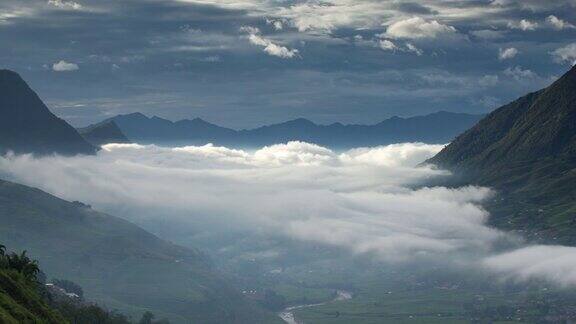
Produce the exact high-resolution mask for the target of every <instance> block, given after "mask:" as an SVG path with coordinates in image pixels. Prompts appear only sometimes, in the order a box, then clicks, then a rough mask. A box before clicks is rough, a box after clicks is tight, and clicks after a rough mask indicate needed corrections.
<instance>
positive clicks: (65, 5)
mask: <svg viewBox="0 0 576 324" xmlns="http://www.w3.org/2000/svg"><path fill="white" fill-rule="evenodd" d="M48 4H50V5H53V6H55V7H58V8H62V9H73V10H80V9H82V8H83V6H82V5H81V4H79V3H77V2H74V1H64V0H48Z"/></svg>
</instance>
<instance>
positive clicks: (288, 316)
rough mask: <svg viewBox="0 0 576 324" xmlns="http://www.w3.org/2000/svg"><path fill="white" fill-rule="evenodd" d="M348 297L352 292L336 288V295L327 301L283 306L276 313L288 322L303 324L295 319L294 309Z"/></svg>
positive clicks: (290, 323)
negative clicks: (283, 307) (281, 309)
mask: <svg viewBox="0 0 576 324" xmlns="http://www.w3.org/2000/svg"><path fill="white" fill-rule="evenodd" d="M349 299H352V293H351V292H349V291H346V290H337V291H336V297H335V298H334V299H333V300H331V301H329V302H325V303H318V304H306V305H297V306H291V307H288V308H285V309H284V310H283V311H281V312H280V313H278V316H280V318H281V319H282V320H283V321H284V322H286V323H288V324H304V322H303V321H298V320H296V318H295V317H294V310H297V309H302V308H308V307H314V306H321V305H325V304H327V303H331V302H335V301H341V300H349Z"/></svg>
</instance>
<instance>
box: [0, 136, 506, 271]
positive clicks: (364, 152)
mask: <svg viewBox="0 0 576 324" xmlns="http://www.w3.org/2000/svg"><path fill="white" fill-rule="evenodd" d="M442 147H443V146H441V145H425V144H398V145H391V146H385V147H379V148H371V149H370V148H364V149H356V150H351V151H348V152H344V153H340V154H339V153H336V152H333V151H331V150H329V149H327V148H324V147H320V146H317V145H313V144H307V143H302V142H290V143H287V144H280V145H273V146H269V147H264V148H262V149H260V150H257V151H255V152H246V151H242V150H234V149H229V148H224V147H215V146H211V145H207V146H200V147H195V146H190V147H181V148H162V147H157V146H153V145H147V146H142V145H137V144H113V145H107V146H105V147H104V150H102V151H101V152H100V153H99V154H98V156H96V157H71V158H65V157H45V158H40V159H34V158H32V157H30V156H19V157H14V156H12V157H7V158H2V159H0V171H2V172H3V173H4V174H8V175H10V176H11V177H12V178H16V179H17V180H18V181H21V182H24V183H27V184H30V185H34V186H39V187H41V188H43V189H45V190H48V191H49V192H52V193H55V194H57V195H58V196H61V197H64V198H67V199H70V200H81V201H85V202H87V203H89V204H92V205H93V206H95V207H97V208H99V209H103V210H106V211H111V212H113V213H118V214H120V215H121V216H126V213H128V214H129V215H131V217H132V218H134V217H138V216H139V215H140V216H141V215H148V216H150V217H164V218H165V221H170V222H175V223H177V224H181V227H183V226H192V224H195V225H194V229H195V230H199V228H200V226H199V225H198V224H201V223H206V222H221V223H222V224H227V225H228V226H229V225H230V224H234V227H235V228H241V229H243V230H250V229H254V230H256V229H257V230H258V231H266V232H268V233H270V234H274V235H280V236H288V237H291V238H293V239H297V240H301V241H313V242H316V243H321V244H325V245H330V246H335V247H338V248H344V249H347V250H349V251H351V252H353V253H369V254H373V255H375V256H376V257H377V258H381V259H385V260H402V259H411V258H419V257H424V256H427V255H444V254H446V253H460V252H464V251H467V250H478V249H480V250H484V249H487V248H488V247H489V246H490V245H491V243H492V242H493V241H494V240H496V239H498V238H499V237H500V235H501V234H500V233H499V232H498V231H495V230H492V229H490V228H488V227H486V226H485V225H484V223H485V222H486V219H487V217H488V214H487V213H486V212H485V211H484V210H483V209H482V208H481V207H480V206H479V203H480V202H481V201H483V200H484V199H485V198H487V197H490V196H491V194H492V193H491V191H490V190H488V189H485V188H477V187H465V188H459V189H448V188H442V187H438V188H422V189H410V188H409V185H411V184H414V183H417V182H419V181H422V180H424V179H428V178H430V177H437V176H441V175H445V174H446V173H445V172H443V171H437V170H433V169H430V168H425V167H420V168H417V167H415V166H416V165H417V164H418V163H420V162H421V161H423V160H425V159H426V158H428V157H430V156H432V155H433V154H434V153H436V152H438V151H439V150H440V149H441V148H442ZM39 166H42V167H39ZM88 179H89V180H88ZM127 188H130V189H129V190H127ZM304 202H305V203H304Z"/></svg>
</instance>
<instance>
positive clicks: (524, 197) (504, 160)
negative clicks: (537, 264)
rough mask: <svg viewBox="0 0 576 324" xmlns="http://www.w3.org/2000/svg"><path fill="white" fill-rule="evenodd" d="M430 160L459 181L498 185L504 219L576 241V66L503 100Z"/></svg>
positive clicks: (494, 206) (526, 230)
mask: <svg viewBox="0 0 576 324" xmlns="http://www.w3.org/2000/svg"><path fill="white" fill-rule="evenodd" d="M429 162H430V163H433V164H436V165H438V166H440V167H442V168H447V169H450V170H453V171H455V173H456V175H457V176H458V177H459V178H458V179H459V180H458V183H459V184H463V183H474V184H479V185H486V186H491V187H494V188H496V189H497V190H499V192H500V195H499V196H498V197H497V199H496V200H495V201H493V202H491V203H490V205H489V206H488V207H489V209H490V210H491V211H492V212H493V214H494V215H495V216H494V222H495V224H496V225H497V226H499V227H501V228H505V229H509V230H518V231H521V232H522V233H523V234H524V235H526V236H528V237H529V238H531V239H535V240H545V241H555V242H558V243H564V244H576V236H575V235H574V234H576V226H573V225H575V224H576V67H574V68H572V70H571V71H569V72H568V73H566V74H565V75H564V76H562V77H561V78H560V79H559V80H558V81H556V82H555V83H554V84H552V85H551V86H550V87H548V88H546V89H543V90H541V91H538V92H535V93H532V94H529V95H527V96H525V97H522V98H520V99H518V100H516V101H515V102H513V103H511V104H508V105H506V106H504V107H502V108H499V109H497V110H495V111H494V112H492V113H491V114H490V115H488V116H487V117H486V118H485V119H483V120H482V121H480V123H478V124H477V125H476V126H475V127H474V128H472V129H470V130H468V131H467V132H465V133H464V134H462V135H460V136H459V137H458V138H457V139H456V140H455V141H454V142H453V143H452V144H450V145H449V146H447V147H446V148H445V149H444V150H443V151H441V152H440V153H439V154H438V155H437V156H435V157H434V158H432V159H431V160H430V161H429Z"/></svg>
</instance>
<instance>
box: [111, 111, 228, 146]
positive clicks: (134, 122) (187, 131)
mask: <svg viewBox="0 0 576 324" xmlns="http://www.w3.org/2000/svg"><path fill="white" fill-rule="evenodd" d="M106 121H114V122H115V123H116V124H117V125H118V127H120V129H121V130H122V132H123V133H124V134H125V135H126V136H127V137H128V138H129V139H130V140H132V141H134V142H138V143H156V144H161V143H183V144H190V145H192V144H196V145H199V144H206V143H208V142H211V141H214V139H228V138H233V137H234V136H235V135H236V131H234V130H232V129H228V128H224V127H220V126H217V125H214V124H211V123H208V122H206V121H204V120H202V119H200V118H196V119H193V120H187V119H185V120H181V121H178V122H172V121H169V120H166V119H163V118H160V117H156V116H154V117H151V118H148V117H146V116H145V115H143V114H141V113H133V114H128V115H118V116H116V117H113V118H110V119H107V120H106Z"/></svg>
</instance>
